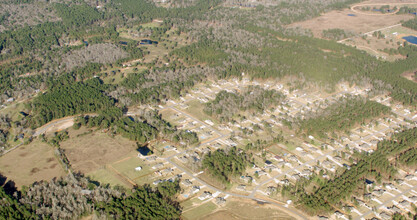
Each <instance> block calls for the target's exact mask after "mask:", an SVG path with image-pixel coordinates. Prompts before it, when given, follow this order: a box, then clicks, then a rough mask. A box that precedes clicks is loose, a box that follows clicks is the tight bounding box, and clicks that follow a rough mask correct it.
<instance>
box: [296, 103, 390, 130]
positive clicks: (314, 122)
mask: <svg viewBox="0 0 417 220" xmlns="http://www.w3.org/2000/svg"><path fill="white" fill-rule="evenodd" d="M390 111H391V109H390V108H389V107H388V106H385V105H382V104H380V103H378V102H375V101H370V100H367V99H364V98H360V97H352V98H340V99H339V100H337V101H336V103H334V104H331V105H330V106H328V107H327V108H325V109H323V110H321V111H319V112H316V113H311V114H307V115H308V116H307V117H308V118H306V119H299V121H298V122H295V124H296V125H297V127H298V128H299V130H300V131H303V132H305V133H306V134H313V135H318V136H319V137H321V138H326V137H327V135H328V133H329V132H332V133H333V132H349V130H351V129H352V128H354V126H357V125H360V124H364V123H365V122H367V121H370V120H371V119H373V118H377V117H381V116H383V115H387V114H390Z"/></svg>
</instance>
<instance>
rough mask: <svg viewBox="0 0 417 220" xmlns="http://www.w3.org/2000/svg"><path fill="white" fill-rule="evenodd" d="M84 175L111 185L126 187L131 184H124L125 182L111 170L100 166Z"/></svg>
mask: <svg viewBox="0 0 417 220" xmlns="http://www.w3.org/2000/svg"><path fill="white" fill-rule="evenodd" d="M86 176H88V177H90V178H91V179H93V180H95V181H98V182H100V184H110V185H111V186H117V185H120V186H124V187H127V188H128V187H130V186H131V185H130V184H126V183H125V182H123V181H121V180H120V178H119V177H117V176H116V175H114V173H113V172H112V171H109V170H108V169H106V168H101V169H98V170H95V171H93V172H91V173H87V174H86Z"/></svg>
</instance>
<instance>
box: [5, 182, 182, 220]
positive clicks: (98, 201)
mask: <svg viewBox="0 0 417 220" xmlns="http://www.w3.org/2000/svg"><path fill="white" fill-rule="evenodd" d="M178 190H179V182H178V180H177V181H174V182H169V181H167V182H164V183H161V185H158V187H156V188H154V189H153V188H151V187H150V186H148V185H144V186H139V187H137V188H135V189H133V190H132V192H131V193H127V192H126V191H125V189H124V188H123V187H115V188H113V189H112V188H110V187H109V186H105V185H104V186H102V185H99V183H97V182H93V181H89V180H88V179H87V178H85V177H82V176H80V175H75V176H71V175H69V176H67V177H64V178H61V179H54V180H51V181H49V182H45V181H43V182H39V183H35V184H33V185H31V186H29V187H27V188H25V190H24V191H15V192H14V193H13V192H12V193H13V195H11V194H10V192H9V193H8V192H6V191H5V190H4V188H3V186H0V203H1V204H2V205H1V206H0V215H1V217H3V218H6V219H78V218H81V217H83V216H87V215H93V216H94V217H96V218H106V217H107V218H116V219H120V218H123V219H126V218H132V217H134V218H135V219H179V218H180V215H181V211H182V209H181V207H180V206H179V204H178V202H176V201H175V196H176V195H177V193H178Z"/></svg>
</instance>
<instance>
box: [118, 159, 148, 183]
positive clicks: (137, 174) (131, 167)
mask: <svg viewBox="0 0 417 220" xmlns="http://www.w3.org/2000/svg"><path fill="white" fill-rule="evenodd" d="M111 166H112V167H113V168H114V169H115V170H116V171H117V172H119V173H120V174H122V175H123V176H124V177H125V178H126V179H129V180H130V181H132V182H134V183H136V184H138V185H143V184H145V183H150V182H151V179H150V175H151V174H152V173H153V171H152V170H151V169H150V167H149V166H148V165H146V164H145V163H144V162H143V160H142V159H140V158H138V157H136V155H132V156H129V157H126V158H125V159H122V160H120V161H117V162H115V163H113V164H112V165H111ZM139 166H140V167H142V170H140V171H136V170H135V168H136V167H139Z"/></svg>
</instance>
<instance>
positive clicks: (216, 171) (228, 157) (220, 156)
mask: <svg viewBox="0 0 417 220" xmlns="http://www.w3.org/2000/svg"><path fill="white" fill-rule="evenodd" d="M250 163H251V156H250V155H247V154H246V153H245V152H241V151H240V150H239V149H237V148H236V147H231V148H230V149H228V150H227V151H224V150H220V149H219V150H216V151H214V152H209V153H208V154H207V155H205V156H204V158H203V162H202V164H203V168H204V169H207V170H208V171H209V172H210V174H211V175H213V176H214V177H216V178H217V179H218V180H220V181H221V182H222V183H225V184H227V183H230V182H231V181H232V179H233V178H235V177H239V176H241V175H243V174H244V172H245V170H246V167H247V166H248V165H249V164H250Z"/></svg>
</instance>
